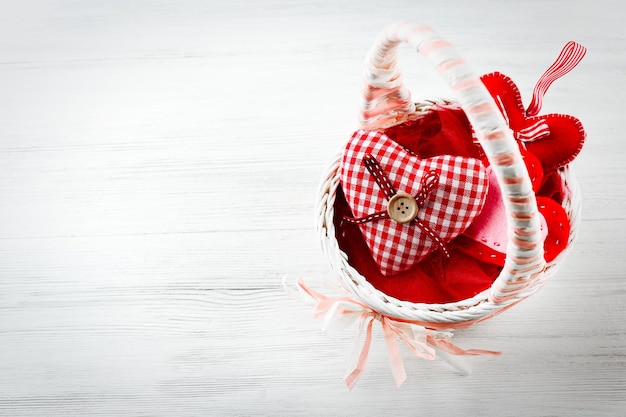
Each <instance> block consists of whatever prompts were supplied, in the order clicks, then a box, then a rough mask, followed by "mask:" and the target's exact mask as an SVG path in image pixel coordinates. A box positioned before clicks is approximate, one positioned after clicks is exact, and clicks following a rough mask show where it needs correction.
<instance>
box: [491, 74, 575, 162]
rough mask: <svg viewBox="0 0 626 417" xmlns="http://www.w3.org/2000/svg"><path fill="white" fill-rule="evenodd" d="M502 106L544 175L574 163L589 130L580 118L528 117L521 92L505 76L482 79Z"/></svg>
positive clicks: (555, 115)
mask: <svg viewBox="0 0 626 417" xmlns="http://www.w3.org/2000/svg"><path fill="white" fill-rule="evenodd" d="M481 80H482V82H483V84H484V85H485V86H486V87H487V89H488V90H489V92H490V93H491V96H492V97H493V98H494V100H495V101H496V103H498V105H499V106H500V111H501V112H502V114H503V115H504V117H505V118H506V119H507V120H508V123H509V127H510V128H511V129H512V130H513V132H514V134H515V136H516V137H517V139H518V140H520V141H522V142H523V143H524V146H525V147H526V149H528V150H529V151H530V152H531V153H533V154H534V155H535V156H536V157H537V158H539V160H540V161H541V165H542V167H543V170H544V172H549V171H554V170H556V169H558V168H560V167H563V166H565V165H567V164H568V163H570V162H571V161H573V160H574V158H575V157H576V156H577V155H578V153H579V152H580V150H581V149H582V146H583V143H584V142H585V130H584V128H583V125H582V123H581V122H580V120H578V119H577V118H575V117H573V116H570V115H566V114H554V113H553V114H547V115H542V116H527V115H526V111H525V110H524V105H523V103H522V96H521V94H520V91H519V89H518V88H517V86H516V85H515V83H514V82H513V80H511V78H509V77H507V76H506V75H504V74H501V73H499V72H494V73H491V74H487V75H483V76H482V77H481Z"/></svg>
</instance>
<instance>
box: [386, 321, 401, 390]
mask: <svg viewBox="0 0 626 417" xmlns="http://www.w3.org/2000/svg"><path fill="white" fill-rule="evenodd" d="M382 326H383V333H384V334H385V342H386V343H387V352H388V355H389V365H390V366H391V373H392V374H393V379H394V380H395V381H396V386H397V387H399V386H400V385H402V384H403V383H404V381H406V370H405V369H404V363H403V362H402V355H401V353H400V348H399V346H398V342H397V340H396V334H395V332H394V330H393V328H392V326H391V325H390V324H389V323H388V320H387V319H386V318H384V317H383V318H382Z"/></svg>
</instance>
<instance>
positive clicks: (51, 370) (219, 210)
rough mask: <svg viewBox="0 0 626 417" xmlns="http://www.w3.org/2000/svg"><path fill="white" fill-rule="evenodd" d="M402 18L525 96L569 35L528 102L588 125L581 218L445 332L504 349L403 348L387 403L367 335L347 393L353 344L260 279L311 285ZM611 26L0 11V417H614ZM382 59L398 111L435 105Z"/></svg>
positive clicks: (620, 91) (427, 78) (617, 338)
mask: <svg viewBox="0 0 626 417" xmlns="http://www.w3.org/2000/svg"><path fill="white" fill-rule="evenodd" d="M406 18H410V19H414V20H419V21H422V22H425V23H428V24H430V25H432V26H433V27H434V28H435V29H436V30H438V31H439V32H440V33H441V34H442V35H444V36H445V37H446V38H448V39H449V40H450V41H451V42H452V43H454V44H455V45H456V46H457V47H458V49H459V50H460V51H461V53H462V54H463V55H464V56H465V57H466V59H468V61H470V62H471V63H473V64H474V66H475V68H476V70H477V71H478V72H482V73H484V72H489V71H493V70H499V71H501V72H504V73H505V74H507V75H509V76H511V77H512V78H513V79H514V80H515V81H516V82H517V84H518V85H519V86H520V89H521V91H522V95H523V97H524V98H525V100H526V101H527V100H528V99H529V98H530V93H531V91H532V87H533V86H534V82H535V81H536V79H537V77H538V76H539V75H540V74H541V72H542V71H543V70H544V69H545V68H546V67H547V66H548V65H549V64H550V63H551V62H552V60H553V59H554V57H555V56H556V54H557V53H558V51H559V50H560V48H561V46H562V45H563V44H564V43H565V42H566V41H568V40H570V39H573V40H576V41H578V42H580V43H582V44H583V45H585V46H586V47H587V48H588V49H589V53H588V56H587V57H586V58H585V60H584V61H583V63H582V64H581V65H580V67H579V68H577V69H576V70H575V71H573V72H572V73H571V74H569V75H568V76H567V77H566V78H565V79H564V80H562V81H558V82H557V83H555V85H554V86H553V87H552V89H551V91H550V92H549V93H548V96H547V97H546V100H545V105H544V111H545V112H562V113H571V114H575V115H578V116H579V117H580V118H581V119H582V121H583V123H584V124H585V126H586V128H587V131H588V136H589V139H588V142H587V144H586V146H585V149H584V150H583V153H582V154H581V155H580V157H579V158H578V160H577V161H576V162H575V164H574V167H575V170H576V173H577V176H578V179H579V181H580V183H581V187H582V190H583V193H584V198H585V199H584V206H583V223H582V226H581V231H580V238H579V241H578V243H577V245H576V247H575V248H574V250H573V253H572V255H571V256H570V257H569V259H568V261H567V263H566V264H565V265H564V266H563V268H562V269H561V271H560V273H559V274H558V276H557V277H555V278H554V279H553V280H552V281H550V282H549V283H548V284H547V285H546V287H545V288H544V289H542V291H541V292H539V293H538V294H537V295H535V296H533V297H532V298H531V299H529V300H527V301H525V302H524V303H522V304H520V305H519V306H517V307H516V308H514V309H512V310H510V311H508V312H507V313H505V314H503V315H502V316H500V317H498V318H496V319H493V320H491V321H488V322H486V323H484V324H481V325H480V326H477V327H475V328H472V329H469V330H467V331H464V332H462V333H460V334H458V335H457V336H456V341H457V343H458V344H459V345H461V346H463V347H476V348H485V349H495V350H502V351H504V352H505V354H504V355H503V356H501V357H495V358H487V357H485V358H483V357H479V358H469V359H466V358H463V359H461V362H463V363H464V364H465V366H467V367H469V368H470V369H472V370H473V373H472V374H471V375H469V376H467V377H461V376H459V375H457V374H455V373H454V372H453V371H452V370H451V369H450V368H449V367H448V366H447V365H446V364H445V363H443V362H441V361H435V362H425V361H421V360H417V359H415V358H411V357H410V355H409V352H403V354H404V355H405V356H404V359H405V364H406V366H407V373H408V380H407V382H406V383H405V384H404V385H403V386H402V387H401V388H395V386H394V384H393V378H392V376H391V372H390V370H389V367H388V362H387V357H386V351H385V347H384V343H383V342H382V340H381V339H380V338H378V339H377V340H376V341H375V342H374V345H373V347H372V352H371V355H370V360H369V362H368V367H367V371H366V373H365V374H364V376H363V378H362V379H361V381H360V382H359V384H358V385H357V387H356V388H355V390H354V391H353V392H348V391H347V389H346V388H345V386H344V384H343V381H342V379H341V377H342V374H343V371H344V369H345V366H346V364H347V361H348V357H349V354H350V352H351V349H352V343H353V336H354V334H355V332H356V329H349V331H347V332H345V333H342V334H340V335H331V336H327V335H325V334H323V333H321V332H320V331H319V323H317V322H316V321H314V320H313V319H312V318H311V316H310V309H309V307H307V306H305V305H303V304H301V303H299V302H298V301H296V300H293V299H292V298H290V297H288V296H287V295H285V293H284V292H283V290H282V288H281V279H282V277H283V275H284V274H292V275H300V274H301V275H303V276H304V277H306V278H310V279H323V278H327V277H331V276H332V273H331V271H330V268H329V266H328V264H327V262H326V260H325V259H324V257H323V254H322V253H321V250H320V249H319V244H318V242H317V241H316V237H315V233H314V231H313V223H314V217H313V211H314V205H315V201H316V198H317V195H316V194H317V185H318V181H319V180H320V179H321V176H322V174H323V172H324V167H325V165H326V163H327V162H328V161H329V160H330V159H331V157H332V155H334V153H335V152H336V151H337V150H338V149H339V147H340V145H341V144H342V143H343V142H344V141H345V140H346V139H347V136H348V135H349V134H350V133H351V131H352V129H353V128H354V127H355V125H356V115H357V114H356V110H357V106H356V104H357V102H358V97H359V88H360V82H361V78H360V74H361V70H362V62H363V58H364V56H365V52H366V51H367V49H368V48H369V46H370V44H371V42H372V41H373V39H374V37H375V36H376V34H377V32H378V31H379V30H380V29H381V28H382V27H384V26H385V25H386V24H388V23H390V22H391V21H395V20H399V19H406ZM624 18H626V15H625V13H624V11H623V7H622V6H621V3H619V2H618V1H603V0H599V1H596V2H588V1H581V0H576V1H565V0H556V1H552V2H539V1H528V2H492V1H486V0H483V1H477V2H465V1H460V0H458V1H457V0H452V1H449V2H446V3H441V2H429V3H426V2H415V1H404V0H392V1H386V2H375V1H353V0H350V1H346V2H335V1H330V0H320V1H315V2H288V1H282V0H264V1H261V2H255V1H252V0H247V1H246V0H234V1H229V2H217V1H213V0H209V1H199V0H198V1H192V0H183V1H174V0H157V1H147V0H146V1H129V2H127V1H122V0H112V1H102V2H96V1H93V2H78V1H71V0H58V1H26V2H19V3H18V2H4V3H2V4H1V5H0V39H1V40H0V93H1V94H0V213H1V216H0V415H2V416H11V417H14V416H74V415H76V416H116V415H119V416H279V415H284V416H322V415H323V416H334V415H336V416H363V415H432V416H458V415H467V416H474V415H476V416H477V415H480V416H495V415H497V416H500V417H502V416H591V415H593V416H619V415H624V413H625V412H626V400H624V396H625V394H626V355H625V352H626V351H625V347H626V324H624V323H625V322H624V320H623V317H624V315H625V314H626V286H625V284H624V282H625V278H626V277H625V273H624V260H623V254H624V252H625V250H626V243H625V239H624V232H625V231H626V216H625V215H624V211H623V208H624V203H625V202H626V185H625V182H624V180H623V178H624V176H625V175H626V171H625V169H624V163H623V160H624V158H625V157H626V145H624V141H623V138H622V136H623V132H622V130H621V128H620V126H619V123H620V121H621V120H622V118H623V117H622V114H621V113H622V111H623V106H622V101H623V99H622V98H623V97H624V96H625V95H626V84H624V83H623V74H624V71H626V57H625V56H624V54H623V51H622V47H621V45H623V43H624V42H625V41H626V31H625V30H624V28H623V24H622V22H623V21H624ZM401 66H402V67H403V69H404V73H405V75H406V79H407V84H408V85H409V86H410V87H411V89H412V91H413V93H414V95H415V96H417V97H431V96H446V95H447V94H448V92H447V90H446V87H445V85H444V84H443V82H442V81H441V80H439V79H438V78H437V75H436V74H435V73H434V71H433V70H432V69H430V68H428V67H427V65H425V61H423V60H421V59H420V58H418V57H415V56H413V55H412V54H411V53H410V52H409V51H406V50H403V51H402V55H401ZM376 332H377V334H378V336H380V329H376Z"/></svg>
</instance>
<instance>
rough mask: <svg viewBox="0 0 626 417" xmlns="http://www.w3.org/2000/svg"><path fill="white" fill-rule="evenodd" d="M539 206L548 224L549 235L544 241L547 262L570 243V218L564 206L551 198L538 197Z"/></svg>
mask: <svg viewBox="0 0 626 417" xmlns="http://www.w3.org/2000/svg"><path fill="white" fill-rule="evenodd" d="M537 207H539V212H540V213H541V214H542V215H543V217H544V218H545V219H546V223H547V225H548V236H547V237H546V240H545V242H544V243H543V251H544V255H543V257H544V258H545V260H546V262H551V261H553V260H554V258H556V257H557V256H558V255H559V254H560V253H561V252H563V250H564V249H565V248H566V247H567V244H568V243H569V232H570V224H569V220H568V218H567V213H566V212H565V210H564V209H563V207H561V205H560V204H559V203H557V202H556V201H554V200H552V199H550V198H547V197H537Z"/></svg>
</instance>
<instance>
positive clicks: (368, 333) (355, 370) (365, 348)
mask: <svg viewBox="0 0 626 417" xmlns="http://www.w3.org/2000/svg"><path fill="white" fill-rule="evenodd" d="M365 320H367V328H366V330H365V340H364V341H363V345H360V344H359V339H360V337H359V338H358V339H357V342H356V344H355V346H354V347H355V350H354V352H353V353H352V357H353V358H354V357H356V353H357V352H359V350H360V353H359V356H358V359H357V361H356V364H354V365H353V366H351V368H350V371H349V373H348V375H347V376H346V378H345V382H346V385H347V386H348V389H349V390H350V391H352V389H353V388H354V386H355V385H356V383H357V381H358V380H359V378H360V377H361V374H362V373H363V370H364V369H365V363H366V362H367V356H368V355H369V352H370V346H371V345H372V327H373V325H374V319H373V318H372V317H367V318H366V319H365ZM362 330H363V328H362V327H361V331H362Z"/></svg>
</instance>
